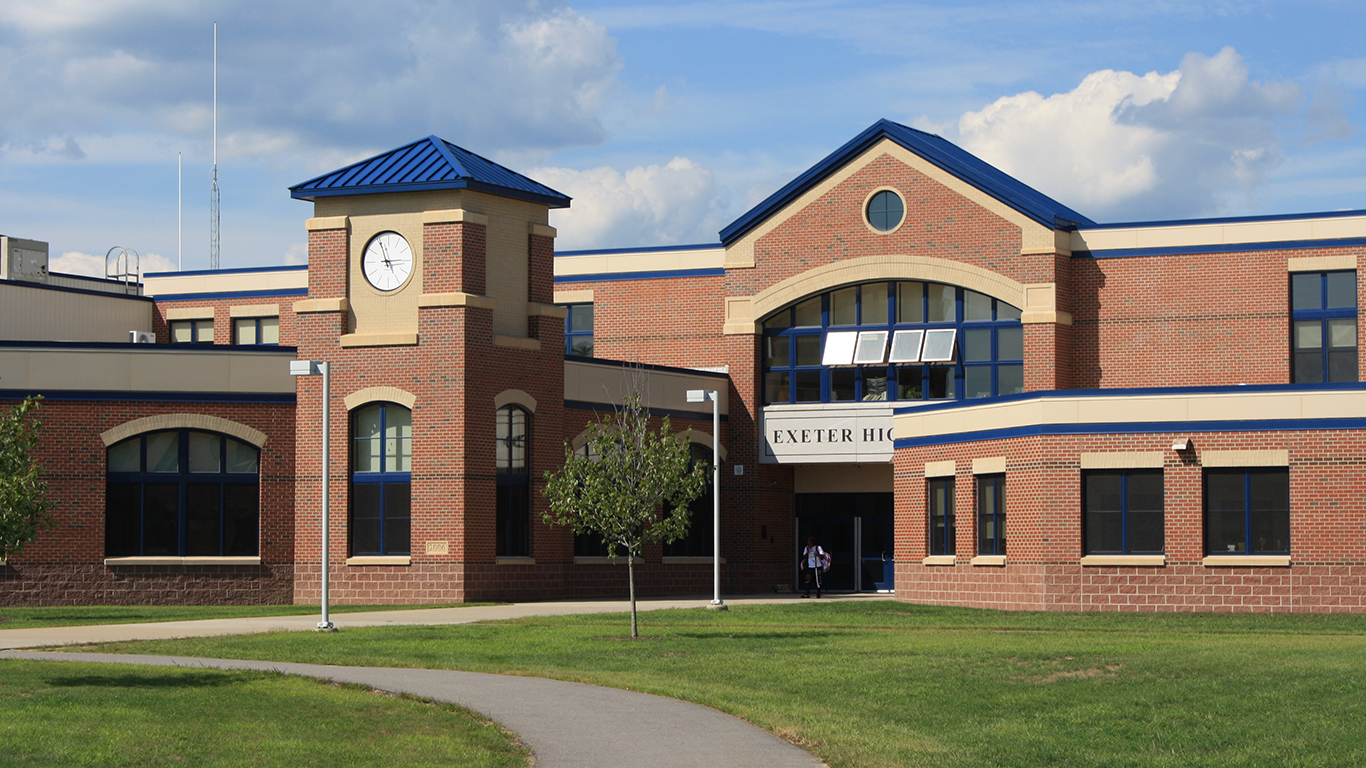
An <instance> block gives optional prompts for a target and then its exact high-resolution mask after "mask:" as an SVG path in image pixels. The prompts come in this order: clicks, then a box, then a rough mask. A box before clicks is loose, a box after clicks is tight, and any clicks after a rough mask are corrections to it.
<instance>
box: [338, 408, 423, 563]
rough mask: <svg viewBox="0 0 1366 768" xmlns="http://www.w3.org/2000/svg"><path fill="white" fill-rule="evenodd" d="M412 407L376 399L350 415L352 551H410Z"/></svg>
mask: <svg viewBox="0 0 1366 768" xmlns="http://www.w3.org/2000/svg"><path fill="white" fill-rule="evenodd" d="M412 472H413V412H412V411H410V410H408V409H407V408H404V407H403V406H401V405H398V404H396V403H375V404H374V405H368V406H365V407H363V408H359V409H357V410H356V411H355V412H354V413H353V414H352V415H351V526H350V527H351V555H352V556H353V557H357V556H363V555H406V554H409V551H410V549H409V546H410V545H409V532H410V530H411V527H412V512H411V510H412V504H411V496H412V493H411V490H412Z"/></svg>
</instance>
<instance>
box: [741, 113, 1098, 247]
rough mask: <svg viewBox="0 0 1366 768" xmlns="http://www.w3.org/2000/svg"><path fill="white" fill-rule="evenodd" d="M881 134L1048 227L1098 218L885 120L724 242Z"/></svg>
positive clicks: (758, 210)
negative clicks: (1087, 216) (1073, 208)
mask: <svg viewBox="0 0 1366 768" xmlns="http://www.w3.org/2000/svg"><path fill="white" fill-rule="evenodd" d="M883 139H890V140H892V141H894V142H896V143H897V144H899V145H900V146H902V147H903V148H905V149H907V150H908V151H911V152H914V153H915V154H917V155H919V156H921V157H923V158H925V159H926V160H928V161H929V162H931V163H934V164H935V165H937V166H939V167H940V168H942V169H944V170H945V171H947V172H949V173H951V174H953V175H954V176H957V177H958V178H960V179H962V180H963V181H965V182H967V183H968V184H971V185H972V186H974V187H977V188H978V189H980V190H982V191H983V192H985V193H987V194H988V195H991V196H992V197H994V198H996V199H997V200H1000V201H1001V202H1003V203H1005V204H1006V205H1009V206H1010V207H1011V208H1014V209H1015V210H1017V211H1019V212H1020V213H1023V214H1024V215H1026V216H1028V217H1029V218H1031V219H1034V220H1035V221H1037V222H1039V223H1040V224H1043V225H1044V226H1046V227H1050V228H1055V227H1056V228H1067V227H1070V226H1072V225H1074V224H1094V223H1095V222H1093V221H1091V220H1090V219H1088V218H1086V217H1085V216H1083V215H1081V214H1080V213H1077V212H1076V211H1074V210H1072V209H1071V208H1068V207H1067V206H1065V205H1063V204H1062V203H1059V202H1058V201H1057V200H1054V199H1053V198H1051V197H1048V196H1047V195H1045V194H1043V193H1042V192H1040V191H1038V190H1037V189H1034V188H1033V187H1030V186H1027V185H1025V184H1024V183H1022V182H1020V181H1019V180H1018V179H1015V178H1013V177H1011V176H1009V175H1007V174H1005V173H1004V172H1002V171H1001V170H999V169H998V168H996V167H994V166H992V165H990V164H989V163H986V162H984V161H983V160H981V159H980V158H978V157H976V156H975V155H972V154H970V153H968V152H966V151H964V150H963V149H962V148H961V147H959V146H957V145H956V144H954V143H953V142H951V141H949V140H947V139H945V138H943V137H941V136H936V135H934V134H932V133H925V132H924V131H917V130H916V129H914V128H908V127H906V126H904V125H901V124H900V123H894V122H892V121H890V120H885V119H884V120H879V121H877V122H876V123H873V125H872V126H870V127H869V128H867V129H866V130H864V131H863V133H860V134H859V135H857V136H855V137H854V138H853V139H851V140H850V141H849V142H848V143H847V144H845V145H844V146H842V147H840V148H839V149H837V150H835V151H834V152H832V153H831V154H830V155H829V156H827V157H826V158H825V159H824V160H822V161H820V162H819V163H816V164H815V165H813V166H812V167H811V168H810V169H809V170H807V171H806V172H805V173H803V174H802V175H800V176H798V177H797V178H795V179H793V180H792V181H790V182H788V183H787V184H786V185H785V186H783V188H782V189H779V190H778V191H777V192H774V193H773V194H772V195H770V196H769V197H768V199H766V200H764V201H763V202H762V203H759V204H758V205H756V206H754V207H753V208H751V209H750V210H749V212H747V213H745V215H743V216H741V217H740V218H738V219H736V220H735V221H734V222H732V223H731V224H730V225H729V226H727V227H726V228H725V229H723V230H721V243H722V244H723V245H730V244H731V243H732V242H734V241H735V240H737V239H739V238H740V237H742V236H743V235H744V234H745V233H746V232H748V231H750V230H751V229H753V228H754V227H757V226H758V225H759V224H761V223H763V221H764V220H765V219H767V218H768V217H769V216H771V215H773V214H774V213H776V212H777V211H778V210H779V209H781V208H783V207H784V206H786V205H788V204H789V203H791V202H792V201H793V200H796V199H797V198H798V197H800V196H801V195H802V194H804V193H805V192H806V191H807V190H809V189H810V188H811V187H814V186H816V185H817V184H819V183H821V181H823V180H824V179H825V178H826V177H827V176H829V175H830V174H832V173H834V172H835V171H837V170H839V169H840V167H842V166H843V165H844V164H845V163H847V162H849V161H850V160H852V159H854V158H855V157H857V156H858V155H859V154H860V153H862V152H863V151H865V150H867V149H868V148H869V147H871V146H873V145H874V144H876V143H877V142H879V141H881V140H883Z"/></svg>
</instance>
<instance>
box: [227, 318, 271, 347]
mask: <svg viewBox="0 0 1366 768" xmlns="http://www.w3.org/2000/svg"><path fill="white" fill-rule="evenodd" d="M232 333H233V338H234V342H233V343H235V344H279V343H280V318H278V317H237V318H233V321H232Z"/></svg>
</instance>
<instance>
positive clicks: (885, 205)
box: [867, 190, 906, 232]
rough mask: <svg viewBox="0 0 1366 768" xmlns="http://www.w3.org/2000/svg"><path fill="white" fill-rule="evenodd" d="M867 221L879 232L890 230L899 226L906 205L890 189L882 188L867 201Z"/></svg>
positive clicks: (904, 213)
mask: <svg viewBox="0 0 1366 768" xmlns="http://www.w3.org/2000/svg"><path fill="white" fill-rule="evenodd" d="M867 213H868V223H869V224H870V225H871V226H872V227H873V229H876V230H877V231H879V232H891V231H892V230H894V229H896V228H897V227H899V226H901V219H902V217H903V216H905V215H906V207H905V206H903V205H902V204H901V198H900V197H898V196H897V194H896V193H895V192H892V191H891V190H883V191H881V192H879V193H877V194H876V195H873V197H872V199H871V200H869V201H868V211H867Z"/></svg>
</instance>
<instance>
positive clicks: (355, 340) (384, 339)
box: [338, 333, 417, 348]
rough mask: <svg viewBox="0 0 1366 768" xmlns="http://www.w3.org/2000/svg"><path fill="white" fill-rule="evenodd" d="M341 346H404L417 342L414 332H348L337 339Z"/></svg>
mask: <svg viewBox="0 0 1366 768" xmlns="http://www.w3.org/2000/svg"><path fill="white" fill-rule="evenodd" d="M338 343H340V344H341V345H342V347H343V348H350V347H404V346H412V345H414V344H416V343H417V334H416V333H348V334H346V335H345V336H342V337H341V338H340V339H338Z"/></svg>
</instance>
